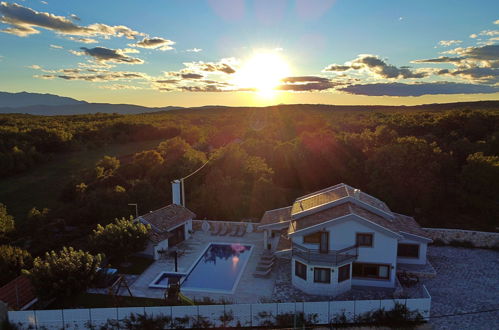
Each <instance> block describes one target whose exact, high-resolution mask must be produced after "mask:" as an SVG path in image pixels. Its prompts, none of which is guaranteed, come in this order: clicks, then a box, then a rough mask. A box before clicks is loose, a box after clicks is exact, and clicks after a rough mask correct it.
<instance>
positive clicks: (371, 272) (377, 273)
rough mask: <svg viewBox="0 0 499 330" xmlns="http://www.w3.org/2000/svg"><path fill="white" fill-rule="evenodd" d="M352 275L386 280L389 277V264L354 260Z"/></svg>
mask: <svg viewBox="0 0 499 330" xmlns="http://www.w3.org/2000/svg"><path fill="white" fill-rule="evenodd" d="M352 276H354V277H367V278H377V279H382V280H388V279H390V265H380V264H363V263H357V262H355V263H354V264H353V269H352Z"/></svg>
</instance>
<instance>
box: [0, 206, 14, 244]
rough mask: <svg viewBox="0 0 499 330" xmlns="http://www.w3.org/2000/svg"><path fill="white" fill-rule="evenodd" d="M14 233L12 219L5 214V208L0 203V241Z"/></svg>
mask: <svg viewBox="0 0 499 330" xmlns="http://www.w3.org/2000/svg"><path fill="white" fill-rule="evenodd" d="M12 231H14V217H13V216H11V215H9V214H8V213H7V207H6V206H5V205H3V204H2V203H0V241H1V240H4V239H5V238H6V237H7V235H8V234H10V233H11V232H12Z"/></svg>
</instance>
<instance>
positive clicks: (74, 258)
mask: <svg viewBox="0 0 499 330" xmlns="http://www.w3.org/2000/svg"><path fill="white" fill-rule="evenodd" d="M102 258H103V256H102V255H96V256H94V255H91V254H90V253H88V252H84V251H81V250H75V249H73V248H72V247H69V248H68V247H63V248H62V250H60V251H58V252H55V251H51V252H50V253H49V252H47V253H45V256H44V258H43V259H42V258H40V257H38V258H36V259H35V260H34V261H33V269H32V270H30V271H28V272H27V274H28V275H29V276H30V277H31V282H32V283H33V286H34V287H35V290H36V293H37V295H38V297H40V298H42V299H50V298H65V297H71V296H74V295H76V294H78V293H80V292H82V291H84V290H86V289H87V288H88V287H89V286H90V285H91V284H92V283H93V282H94V281H95V279H96V278H97V267H99V265H100V264H101V262H102Z"/></svg>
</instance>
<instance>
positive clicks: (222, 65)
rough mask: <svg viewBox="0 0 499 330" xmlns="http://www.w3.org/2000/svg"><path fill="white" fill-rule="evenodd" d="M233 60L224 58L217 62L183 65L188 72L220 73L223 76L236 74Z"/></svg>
mask: <svg viewBox="0 0 499 330" xmlns="http://www.w3.org/2000/svg"><path fill="white" fill-rule="evenodd" d="M236 62H237V61H236V60H235V59H234V58H224V59H221V60H220V61H219V62H203V61H199V62H187V63H184V65H185V66H186V67H187V68H188V69H189V70H190V71H198V72H199V71H204V72H222V73H225V74H233V73H235V72H236V64H237V63H236Z"/></svg>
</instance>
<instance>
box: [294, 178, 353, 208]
mask: <svg viewBox="0 0 499 330" xmlns="http://www.w3.org/2000/svg"><path fill="white" fill-rule="evenodd" d="M344 197H348V192H347V189H346V185H343V184H339V185H336V186H333V187H329V188H326V189H323V190H320V191H317V192H315V193H313V194H309V195H305V196H302V197H300V198H297V199H296V201H295V202H294V203H293V209H292V210H291V214H293V215H294V214H297V213H300V212H303V211H306V210H309V209H312V208H314V207H317V206H320V205H324V204H327V203H330V202H334V201H335V200H338V199H340V198H344Z"/></svg>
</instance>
